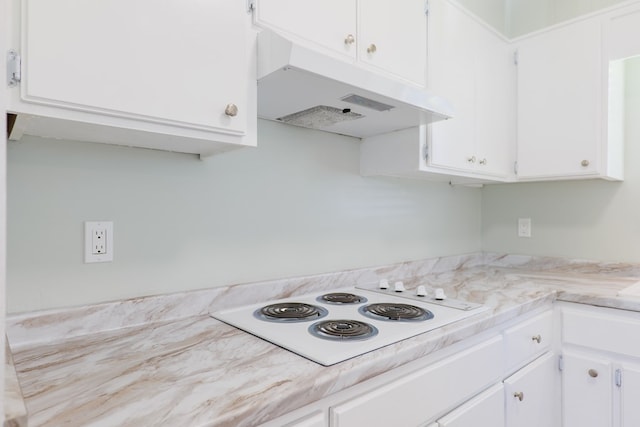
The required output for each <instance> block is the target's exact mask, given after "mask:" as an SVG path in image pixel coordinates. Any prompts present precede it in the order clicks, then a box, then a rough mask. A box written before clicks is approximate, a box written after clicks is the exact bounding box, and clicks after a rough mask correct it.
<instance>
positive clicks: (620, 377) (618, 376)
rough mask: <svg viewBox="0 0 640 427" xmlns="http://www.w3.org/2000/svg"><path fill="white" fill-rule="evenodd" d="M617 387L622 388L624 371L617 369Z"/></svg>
mask: <svg viewBox="0 0 640 427" xmlns="http://www.w3.org/2000/svg"><path fill="white" fill-rule="evenodd" d="M616 387H622V370H621V369H616Z"/></svg>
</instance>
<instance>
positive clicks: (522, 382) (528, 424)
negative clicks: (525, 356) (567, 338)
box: [504, 353, 560, 427]
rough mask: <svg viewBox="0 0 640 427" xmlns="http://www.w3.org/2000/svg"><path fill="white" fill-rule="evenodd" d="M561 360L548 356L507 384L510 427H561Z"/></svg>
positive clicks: (519, 372) (530, 365) (521, 371)
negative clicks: (559, 389)
mask: <svg viewBox="0 0 640 427" xmlns="http://www.w3.org/2000/svg"><path fill="white" fill-rule="evenodd" d="M558 386H559V372H558V359H557V356H556V355H555V354H554V353H547V354H545V355H543V356H541V357H540V358H538V359H536V360H535V361H534V362H532V363H530V364H529V365H527V366H525V367H524V368H522V369H520V370H519V371H518V372H516V373H515V374H513V375H511V376H510V377H509V378H507V379H505V380H504V391H505V399H506V401H505V420H506V425H507V426H509V427H541V426H545V427H556V426H559V418H558V410H557V405H558V400H559V397H560V393H559V392H558Z"/></svg>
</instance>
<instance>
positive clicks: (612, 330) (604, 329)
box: [562, 309, 640, 357]
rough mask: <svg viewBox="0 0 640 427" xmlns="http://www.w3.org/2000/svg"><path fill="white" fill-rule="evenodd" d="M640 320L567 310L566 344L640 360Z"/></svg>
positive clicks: (564, 320)
mask: <svg viewBox="0 0 640 427" xmlns="http://www.w3.org/2000/svg"><path fill="white" fill-rule="evenodd" d="M638 336H640V318H635V319H634V318H630V317H627V316H622V315H620V316H615V315H609V314H605V313H592V312H588V313H587V312H582V311H574V310H570V309H565V310H563V312H562V342H563V343H564V344H576V345H581V346H585V347H591V348H594V349H599V350H605V351H610V352H613V353H618V354H623V355H627V356H633V357H640V340H637V339H634V338H635V337H638Z"/></svg>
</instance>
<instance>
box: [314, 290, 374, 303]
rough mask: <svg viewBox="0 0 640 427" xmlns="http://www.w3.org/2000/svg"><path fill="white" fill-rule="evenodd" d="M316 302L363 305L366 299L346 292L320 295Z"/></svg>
mask: <svg viewBox="0 0 640 427" xmlns="http://www.w3.org/2000/svg"><path fill="white" fill-rule="evenodd" d="M316 301H318V302H323V303H326V304H363V303H365V302H367V299H366V298H365V297H363V296H360V295H356V294H350V293H348V292H333V293H330V294H324V295H320V296H319V297H318V298H317V299H316Z"/></svg>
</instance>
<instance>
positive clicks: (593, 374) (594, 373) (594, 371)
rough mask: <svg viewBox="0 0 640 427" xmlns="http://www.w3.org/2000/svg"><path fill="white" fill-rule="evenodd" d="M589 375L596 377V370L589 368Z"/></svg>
mask: <svg viewBox="0 0 640 427" xmlns="http://www.w3.org/2000/svg"><path fill="white" fill-rule="evenodd" d="M589 376H590V377H591V378H597V377H598V371H596V370H595V369H589Z"/></svg>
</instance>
